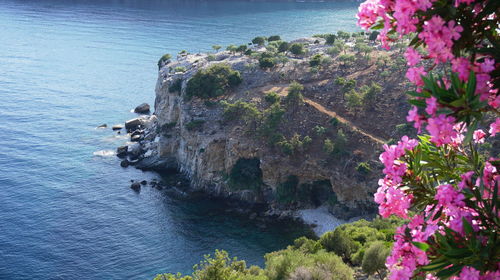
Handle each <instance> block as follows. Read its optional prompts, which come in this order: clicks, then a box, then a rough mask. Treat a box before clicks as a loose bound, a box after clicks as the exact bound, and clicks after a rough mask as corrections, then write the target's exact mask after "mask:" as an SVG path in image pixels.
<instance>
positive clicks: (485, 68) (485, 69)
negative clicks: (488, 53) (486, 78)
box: [479, 58, 495, 73]
mask: <svg viewBox="0 0 500 280" xmlns="http://www.w3.org/2000/svg"><path fill="white" fill-rule="evenodd" d="M493 70H495V60H494V59H490V58H485V59H484V62H482V63H479V71H480V72H482V73H490V72H491V71H493Z"/></svg>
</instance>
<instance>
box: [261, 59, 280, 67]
mask: <svg viewBox="0 0 500 280" xmlns="http://www.w3.org/2000/svg"><path fill="white" fill-rule="evenodd" d="M259 66H260V68H262V69H269V68H273V67H274V66H276V60H275V59H274V58H272V57H261V58H260V59H259Z"/></svg>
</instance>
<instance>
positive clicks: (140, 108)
mask: <svg viewBox="0 0 500 280" xmlns="http://www.w3.org/2000/svg"><path fill="white" fill-rule="evenodd" d="M149 110H150V107H149V104H148V103H142V104H141V105H139V106H137V107H135V109H134V112H135V113H138V114H147V113H149Z"/></svg>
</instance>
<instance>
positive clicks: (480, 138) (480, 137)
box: [472, 129, 486, 143]
mask: <svg viewBox="0 0 500 280" xmlns="http://www.w3.org/2000/svg"><path fill="white" fill-rule="evenodd" d="M472 137H473V138H474V142H476V143H484V138H485V137H486V133H484V131H483V130H482V129H478V130H476V131H474V134H473V135H472Z"/></svg>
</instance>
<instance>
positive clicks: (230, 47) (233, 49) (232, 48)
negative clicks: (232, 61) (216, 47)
mask: <svg viewBox="0 0 500 280" xmlns="http://www.w3.org/2000/svg"><path fill="white" fill-rule="evenodd" d="M237 49H238V47H237V46H236V45H229V46H227V48H226V51H229V52H230V53H232V54H235V53H236V50H237Z"/></svg>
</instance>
